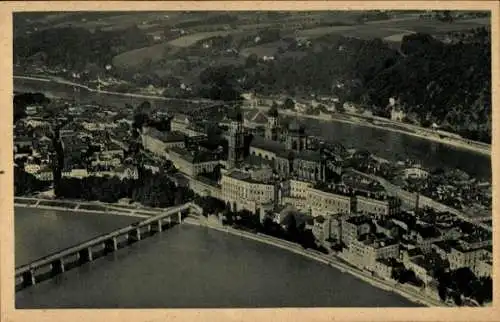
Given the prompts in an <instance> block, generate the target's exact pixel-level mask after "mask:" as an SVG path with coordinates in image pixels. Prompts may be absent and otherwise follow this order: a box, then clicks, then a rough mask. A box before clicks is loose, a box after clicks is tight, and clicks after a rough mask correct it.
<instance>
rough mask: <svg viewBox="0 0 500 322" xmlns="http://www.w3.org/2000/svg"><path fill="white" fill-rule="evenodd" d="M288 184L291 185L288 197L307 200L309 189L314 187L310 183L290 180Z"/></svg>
mask: <svg viewBox="0 0 500 322" xmlns="http://www.w3.org/2000/svg"><path fill="white" fill-rule="evenodd" d="M287 182H288V185H289V194H288V195H287V196H289V197H292V198H301V199H306V198H307V195H308V191H309V188H311V187H312V186H313V184H312V183H311V182H309V181H301V180H295V179H290V180H288V181H287Z"/></svg>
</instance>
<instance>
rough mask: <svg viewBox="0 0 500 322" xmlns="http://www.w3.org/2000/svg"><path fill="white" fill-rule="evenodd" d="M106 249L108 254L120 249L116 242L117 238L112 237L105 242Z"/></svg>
mask: <svg viewBox="0 0 500 322" xmlns="http://www.w3.org/2000/svg"><path fill="white" fill-rule="evenodd" d="M104 248H105V249H106V251H107V252H114V251H116V250H117V249H118V242H117V241H116V237H112V238H110V239H107V240H105V241H104Z"/></svg>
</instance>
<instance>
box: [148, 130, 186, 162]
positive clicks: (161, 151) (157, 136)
mask: <svg viewBox="0 0 500 322" xmlns="http://www.w3.org/2000/svg"><path fill="white" fill-rule="evenodd" d="M141 139H142V145H143V146H144V148H145V149H147V150H149V151H151V152H153V153H154V154H156V155H159V156H168V150H169V149H171V148H174V147H176V148H184V147H185V138H184V135H182V134H180V133H178V132H160V131H158V130H156V129H155V128H151V127H144V128H143V131H142V135H141Z"/></svg>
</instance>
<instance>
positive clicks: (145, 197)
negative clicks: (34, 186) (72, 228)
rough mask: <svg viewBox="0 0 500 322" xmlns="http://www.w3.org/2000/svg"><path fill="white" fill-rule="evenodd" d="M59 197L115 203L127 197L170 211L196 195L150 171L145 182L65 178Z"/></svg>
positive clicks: (59, 190)
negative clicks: (168, 208)
mask: <svg viewBox="0 0 500 322" xmlns="http://www.w3.org/2000/svg"><path fill="white" fill-rule="evenodd" d="M55 195H56V196H57V197H58V198H68V199H83V200H89V201H90V200H98V201H102V202H108V203H114V202H117V201H118V200H120V199H123V198H129V199H130V200H132V201H134V202H138V203H141V204H142V205H144V206H148V207H159V208H166V207H171V206H173V205H178V204H183V203H185V202H188V201H190V200H192V199H193V197H194V193H193V192H192V191H191V190H189V189H187V188H184V187H176V185H175V184H174V182H172V181H171V180H170V179H169V177H168V176H167V175H165V174H161V173H160V174H153V173H151V172H149V171H146V172H145V175H144V176H143V178H141V180H139V179H120V178H118V177H94V176H90V177H86V178H81V179H80V178H62V179H61V180H60V183H59V185H58V186H57V187H56V189H55Z"/></svg>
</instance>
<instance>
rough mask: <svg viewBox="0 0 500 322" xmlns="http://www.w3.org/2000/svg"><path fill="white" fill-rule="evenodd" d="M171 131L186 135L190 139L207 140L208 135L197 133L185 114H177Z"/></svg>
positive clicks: (171, 125) (171, 124) (172, 121)
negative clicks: (199, 138) (200, 138)
mask: <svg viewBox="0 0 500 322" xmlns="http://www.w3.org/2000/svg"><path fill="white" fill-rule="evenodd" d="M170 129H171V131H172V132H178V133H181V134H184V135H185V136H187V137H188V138H191V137H203V138H206V134H205V133H203V132H200V131H197V130H195V129H194V128H193V124H192V123H191V121H190V120H189V117H188V116H187V115H184V114H175V115H174V118H173V119H172V120H171V123H170Z"/></svg>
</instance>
